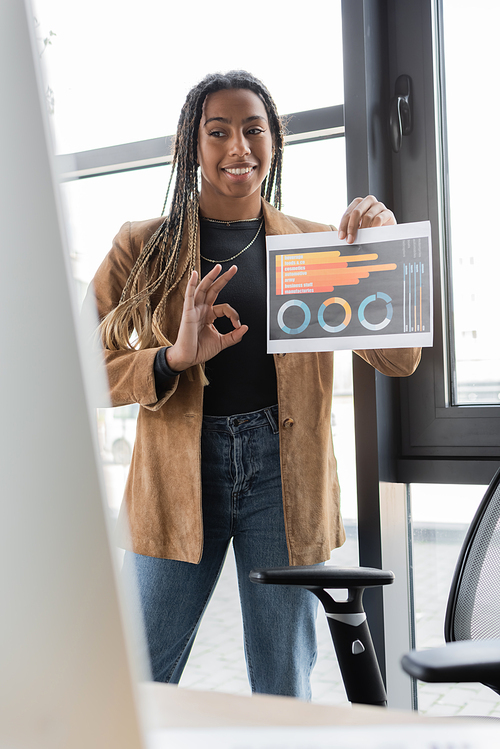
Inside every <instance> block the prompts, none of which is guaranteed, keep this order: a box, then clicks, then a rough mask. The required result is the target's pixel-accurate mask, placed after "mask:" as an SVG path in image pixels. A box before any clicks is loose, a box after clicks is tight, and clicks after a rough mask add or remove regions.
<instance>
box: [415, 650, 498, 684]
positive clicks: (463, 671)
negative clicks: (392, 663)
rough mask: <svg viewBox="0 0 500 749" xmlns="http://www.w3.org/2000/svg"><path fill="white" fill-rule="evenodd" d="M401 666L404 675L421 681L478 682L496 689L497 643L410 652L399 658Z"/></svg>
mask: <svg viewBox="0 0 500 749" xmlns="http://www.w3.org/2000/svg"><path fill="white" fill-rule="evenodd" d="M401 665H402V667H403V669H404V670H405V671H406V673H407V674H410V676H414V677H415V678H416V679H420V680H421V681H428V682H443V683H448V682H459V681H463V682H470V681H479V682H482V683H483V684H488V685H489V686H492V685H497V687H498V686H500V640H465V641H460V642H449V643H448V644H447V645H445V646H444V647H440V648H430V649H429V650H418V651H417V650H412V651H411V652H410V653H407V654H406V655H404V656H403V658H402V659H401ZM497 687H495V686H493V688H494V689H496V688H497Z"/></svg>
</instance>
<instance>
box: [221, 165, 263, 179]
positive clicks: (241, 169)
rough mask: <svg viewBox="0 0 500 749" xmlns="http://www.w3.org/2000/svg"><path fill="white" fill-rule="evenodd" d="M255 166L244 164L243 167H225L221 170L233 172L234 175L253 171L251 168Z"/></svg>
mask: <svg viewBox="0 0 500 749" xmlns="http://www.w3.org/2000/svg"><path fill="white" fill-rule="evenodd" d="M255 168H256V167H254V166H245V167H235V168H232V167H226V168H225V169H224V170H223V171H224V172H227V173H228V174H234V175H235V176H237V177H238V176H240V175H241V174H250V172H253V170H254V169H255Z"/></svg>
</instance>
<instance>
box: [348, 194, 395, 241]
mask: <svg viewBox="0 0 500 749" xmlns="http://www.w3.org/2000/svg"><path fill="white" fill-rule="evenodd" d="M395 223H396V219H395V217H394V214H393V212H392V211H390V210H389V209H388V208H386V206H385V205H384V204H383V203H381V202H380V201H379V200H377V198H375V197H374V196H373V195H368V196H367V197H366V198H354V200H353V201H352V203H351V204H350V205H349V206H348V208H347V210H346V212H345V213H344V215H343V216H342V218H341V220H340V225H339V231H338V233H339V239H345V238H346V237H347V242H348V244H352V243H353V242H354V240H355V239H356V234H357V232H358V229H368V227H371V226H390V225H391V224H395Z"/></svg>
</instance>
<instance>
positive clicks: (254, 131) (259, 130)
mask: <svg viewBox="0 0 500 749" xmlns="http://www.w3.org/2000/svg"><path fill="white" fill-rule="evenodd" d="M264 132H265V130H264V129H263V128H262V127H252V128H251V129H250V130H249V131H248V135H259V134H260V133H264Z"/></svg>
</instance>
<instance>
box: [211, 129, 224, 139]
mask: <svg viewBox="0 0 500 749" xmlns="http://www.w3.org/2000/svg"><path fill="white" fill-rule="evenodd" d="M208 135H209V136H210V137H211V138H222V137H223V136H224V135H225V133H224V132H223V131H222V130H210V132H209V133H208Z"/></svg>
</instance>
